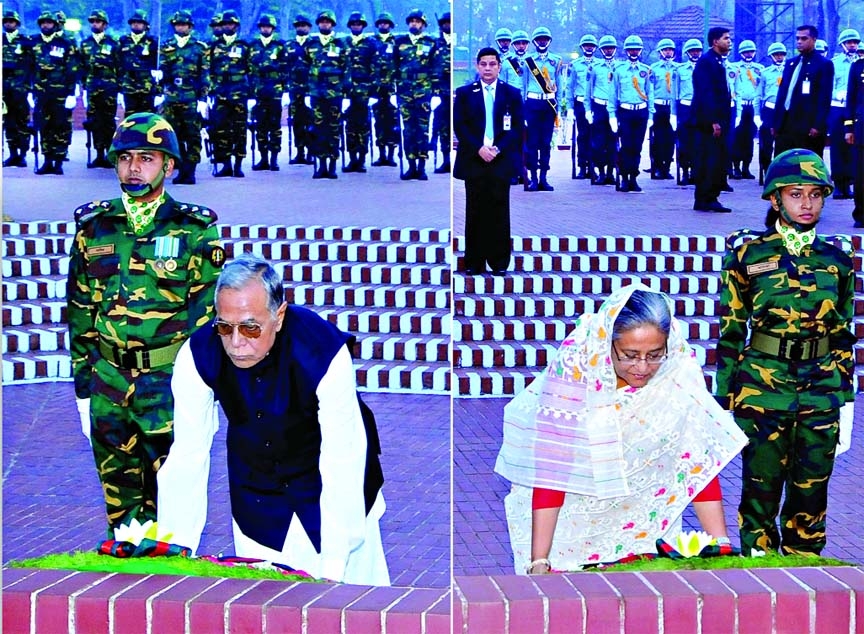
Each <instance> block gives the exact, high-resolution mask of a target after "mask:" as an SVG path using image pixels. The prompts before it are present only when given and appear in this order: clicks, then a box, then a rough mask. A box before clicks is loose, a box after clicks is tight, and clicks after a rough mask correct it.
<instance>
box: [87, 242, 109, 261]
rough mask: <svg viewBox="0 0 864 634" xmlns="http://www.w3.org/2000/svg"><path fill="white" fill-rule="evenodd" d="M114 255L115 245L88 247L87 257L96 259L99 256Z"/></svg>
mask: <svg viewBox="0 0 864 634" xmlns="http://www.w3.org/2000/svg"><path fill="white" fill-rule="evenodd" d="M113 253H114V245H113V244H100V245H98V246H95V247H87V257H88V258H89V257H95V256H99V255H111V254H113Z"/></svg>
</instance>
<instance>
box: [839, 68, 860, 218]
mask: <svg viewBox="0 0 864 634" xmlns="http://www.w3.org/2000/svg"><path fill="white" fill-rule="evenodd" d="M846 91H847V92H846V119H845V121H844V122H843V123H844V126H845V135H844V136H845V140H846V143H848V144H850V145H851V146H852V151H853V152H854V155H855V181H854V190H855V195H854V197H855V209H853V211H852V219H853V220H854V221H855V228H856V229H862V228H864V57H861V58H859V59H858V60H857V61H855V63H853V64H852V67H851V68H850V69H849V83H848V84H847V86H846Z"/></svg>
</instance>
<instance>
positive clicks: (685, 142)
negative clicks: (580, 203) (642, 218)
mask: <svg viewBox="0 0 864 634" xmlns="http://www.w3.org/2000/svg"><path fill="white" fill-rule="evenodd" d="M494 38H495V42H496V45H497V47H498V49H499V50H500V51H501V54H502V70H501V74H500V79H501V80H502V81H505V82H507V83H508V84H510V85H513V86H516V87H517V88H519V89H520V90H522V97H523V100H524V101H525V112H526V144H525V145H526V156H525V167H526V169H527V172H528V175H529V176H528V182H527V183H526V184H525V185H526V189H527V190H529V191H551V190H552V189H553V188H552V186H551V185H549V183H548V180H547V178H546V173H547V172H548V170H549V149H550V147H551V141H552V134H553V129H554V125H555V121H556V118H559V119H560V118H561V116H562V115H563V113H564V111H565V110H566V109H567V108H572V112H573V115H574V123H575V127H576V134H575V139H574V142H575V148H576V153H575V157H574V170H573V177H574V178H576V179H579V180H582V179H590V181H591V183H592V184H593V185H617V189H618V190H619V191H624V192H628V191H634V192H638V191H641V187H640V186H639V184H638V183H637V181H636V177H637V175H638V173H639V163H640V159H641V150H642V143H643V140H644V138H645V134H646V131H647V129H648V128H649V127H650V137H649V138H650V144H649V152H650V159H651V178H652V179H659V180H664V179H672V178H674V177H673V176H672V175H671V173H670V170H671V165H672V162H673V160H677V165H678V169H679V175H678V183H679V184H680V185H689V184H691V183H692V170H693V157H694V153H695V152H696V151H697V149H696V148H694V147H693V135H692V132H691V130H690V126H689V125H688V124H689V123H690V122H691V121H692V116H693V113H692V112H691V104H692V101H693V69H694V68H695V66H696V62H697V60H698V59H699V57H700V56H701V55H702V52H703V48H704V47H703V45H702V42H701V41H700V40H698V39H696V38H691V39H689V40H687V41H686V42H685V43H684V46H683V48H682V53H683V57H682V61H681V62H676V61H675V54H676V46H675V43H674V42H673V41H672V40H671V39H669V38H664V39H662V40H661V41H660V42H659V43H658V46H657V49H658V51H659V58H660V59H659V60H658V61H656V62H654V63H653V64H651V65H648V64H645V63H644V62H642V61H641V55H642V51H643V42H642V39H641V38H640V37H639V36H638V35H630V36H628V37H627V38H626V39H625V41H624V46H623V48H624V52H625V54H626V59H625V60H621V59H617V58H616V52H617V49H618V42H617V40H616V38H615V37H614V36H612V35H604V36H603V37H601V38H600V39H599V40H598V39H597V38H596V37H595V36H593V35H590V34H587V35H584V36H582V38H581V39H580V41H579V47H580V50H581V52H582V55H580V56H579V57H578V58H577V59H576V60H574V61H573V62H572V64H571V65H570V69H569V78H566V80H565V66H566V64H565V63H564V60H563V58H562V57H561V56H559V55H556V54H555V53H551V52H550V51H549V45H550V43H551V39H552V37H551V32H550V31H549V29H548V28H546V27H538V28H536V29H535V30H534V32H533V33H532V35H531V37H530V38H529V36H528V33H527V31H524V30H518V31H513V32H511V31H510V30H509V29H506V28H501V29H498V30H497V31H496V33H495V36H494ZM529 43H533V44H534V47H535V51H534V52H533V53H531V52H528V46H529ZM859 43H860V37H859V34H858V31H856V30H855V29H845V30H844V31H842V32H841V33H840V36H839V37H838V45H839V47H840V49H841V50H840V52H838V54H837V55H835V56H834V57H833V58H832V60H831V61H832V63H833V65H834V69H835V72H834V86H833V93H832V99H831V103H832V108H831V119H830V129H829V132H830V138H831V140H832V146H831V149H832V171H833V179H834V181H835V185H836V189H835V194H834V196H835V198H851V196H852V194H851V191H850V190H851V186H852V180H853V174H854V160H853V156H852V152H851V147H850V145H849V144H848V143H846V142H845V139H844V136H845V134H844V118H845V117H844V114H845V111H846V101H847V99H846V97H847V94H846V93H847V85H848V81H849V76H850V68H851V65H852V63H853V62H854V61H855V60H857V59H858V45H859ZM822 48H823V50H824V53H823V54H827V45H825V46H823V47H822ZM598 49H599V51H598ZM817 50H818V48H817ZM598 53H599V54H598ZM756 53H757V48H756V44H755V43H754V42H753V41H752V40H744V41H742V42H741V43H740V44H739V46H738V55H739V60H737V61H732V60H728V61H727V62H726V75H727V81H728V84H729V90H730V93H731V95H732V101H731V103H730V109H731V120H732V121H734V125H735V128H734V131H733V133H732V134H730V135H729V143H730V148H729V150H730V152H729V155H730V158H731V164H730V166H729V176H730V178H732V179H741V178H744V179H753V178H755V175H753V174H752V173H751V171H750V167H749V166H750V164H751V162H752V159H753V153H754V139H755V138H757V134H758V139H759V165H760V168H761V170H762V171H764V170H765V169H767V166H768V164H769V163H770V162H771V159H772V155H773V137H772V134H771V129H772V124H773V120H772V113H773V110H774V107H775V103H776V98H777V92H778V89H779V86H780V80H781V77H782V75H783V66H784V61H785V59H786V56H787V49H786V47H785V46H784V45H783V44H782V43H779V42H776V43H774V44H771V45H770V46H769V47H768V51H767V53H768V56H769V57H770V59H771V61H772V64H770V65H768V66H763V65H762V64H759V63H758V62H756V61H755V57H756ZM565 83H566V86H565ZM550 105H552V107H551V108H550ZM676 148H677V156H676ZM616 166H617V167H618V170H619V176H618V179H617V180H616V176H615V167H616ZM577 167H578V172H577ZM535 170H539V176H538V175H537V172H535ZM516 180H517V179H514V182H516Z"/></svg>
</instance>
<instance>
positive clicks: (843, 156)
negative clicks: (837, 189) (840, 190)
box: [828, 106, 855, 185]
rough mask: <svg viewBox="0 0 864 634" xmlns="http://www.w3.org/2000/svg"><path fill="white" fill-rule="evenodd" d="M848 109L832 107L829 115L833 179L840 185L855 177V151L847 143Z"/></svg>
mask: <svg viewBox="0 0 864 634" xmlns="http://www.w3.org/2000/svg"><path fill="white" fill-rule="evenodd" d="M845 119H846V109H845V108H841V107H839V106H831V112H830V113H829V115H828V129H829V130H830V132H831V178H832V179H833V180H834V183H836V184H838V185H840V184H841V183H843V184H845V183H846V182H848V181H850V180H852V179H853V178H854V176H855V150H854V147H855V146H853V145H849V144H848V143H846V127H845V126H844V124H843V122H844V120H845Z"/></svg>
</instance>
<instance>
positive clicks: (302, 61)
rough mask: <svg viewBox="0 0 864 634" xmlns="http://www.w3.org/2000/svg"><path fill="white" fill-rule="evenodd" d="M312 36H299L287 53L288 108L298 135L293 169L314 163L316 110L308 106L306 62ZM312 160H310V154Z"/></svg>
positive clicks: (298, 20)
mask: <svg viewBox="0 0 864 634" xmlns="http://www.w3.org/2000/svg"><path fill="white" fill-rule="evenodd" d="M298 24H308V25H309V26H312V23H311V21H310V20H309V18H307V17H305V16H302V15H298V16H297V17H296V18H295V19H294V26H295V27H296V26H297V25H298ZM309 37H310V36H309V35H299V34H298V35H295V36H294V37H293V38H292V39H290V40H287V41H286V42H285V49H286V73H287V88H288V95H289V96H290V98H291V105H290V106H288V116H289V117H290V119H291V131H292V132H293V134H294V147H296V148H297V155H296V156H295V157H294V158H292V159H291V161H290V162H291V164H292V165H305V164H311V163H312V162H313V160H312V158H311V153H312V150H311V148H312V145H311V144H312V140H311V136H310V132H309V131H310V127H311V125H312V110H311V109H310V108H309V106H307V105H306V102H305V99H306V95H308V94H309V63H308V62H307V61H306V42H307V40H308V39H309ZM307 150H308V151H309V154H310V156H309V157H308V158H307V156H306V151H307Z"/></svg>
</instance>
